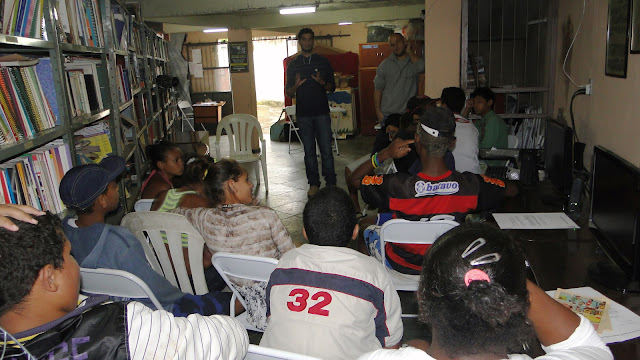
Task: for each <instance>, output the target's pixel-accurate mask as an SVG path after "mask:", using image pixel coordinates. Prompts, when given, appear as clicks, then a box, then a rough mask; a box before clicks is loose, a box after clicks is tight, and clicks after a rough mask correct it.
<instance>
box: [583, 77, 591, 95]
mask: <svg viewBox="0 0 640 360" xmlns="http://www.w3.org/2000/svg"><path fill="white" fill-rule="evenodd" d="M592 92H593V80H591V79H589V82H588V83H587V85H585V86H584V93H585V94H586V95H591V93H592Z"/></svg>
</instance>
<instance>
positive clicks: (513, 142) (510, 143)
mask: <svg viewBox="0 0 640 360" xmlns="http://www.w3.org/2000/svg"><path fill="white" fill-rule="evenodd" d="M518 143H519V141H518V137H517V136H515V135H507V147H508V148H509V149H517V148H518Z"/></svg>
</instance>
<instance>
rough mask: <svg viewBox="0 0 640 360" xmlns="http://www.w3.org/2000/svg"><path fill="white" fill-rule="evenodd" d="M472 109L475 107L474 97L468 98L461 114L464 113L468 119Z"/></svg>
mask: <svg viewBox="0 0 640 360" xmlns="http://www.w3.org/2000/svg"><path fill="white" fill-rule="evenodd" d="M472 109H473V99H467V100H466V101H465V102H464V107H463V108H462V112H461V113H460V115H462V116H463V117H464V118H465V119H468V118H469V114H471V110H472Z"/></svg>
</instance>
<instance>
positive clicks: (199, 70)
mask: <svg viewBox="0 0 640 360" xmlns="http://www.w3.org/2000/svg"><path fill="white" fill-rule="evenodd" d="M193 76H195V77H197V78H201V77H204V71H203V70H202V64H195V66H194V67H193Z"/></svg>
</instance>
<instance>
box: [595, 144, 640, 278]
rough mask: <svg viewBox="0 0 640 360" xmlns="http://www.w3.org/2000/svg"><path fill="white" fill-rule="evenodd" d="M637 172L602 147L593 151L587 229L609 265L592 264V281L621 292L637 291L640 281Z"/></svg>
mask: <svg viewBox="0 0 640 360" xmlns="http://www.w3.org/2000/svg"><path fill="white" fill-rule="evenodd" d="M639 190H640V170H639V169H638V168H637V167H635V166H633V165H632V164H630V163H629V162H627V161H626V160H624V159H622V158H621V157H619V156H618V155H616V154H614V153H613V152H611V151H608V150H606V149H605V148H603V147H600V146H595V147H594V150H593V177H592V181H591V209H590V218H589V220H590V223H589V227H590V228H591V231H592V232H593V234H594V235H595V237H596V240H597V242H598V244H599V245H600V247H601V248H602V249H603V250H604V252H605V253H606V254H607V256H608V257H609V259H611V261H612V262H613V264H614V265H615V266H611V265H612V264H611V263H609V262H600V263H598V264H592V266H590V268H589V274H590V275H591V277H592V278H593V279H594V280H596V281H598V282H600V283H603V284H604V285H607V286H609V287H612V288H615V289H617V290H622V291H634V289H635V291H637V281H638V279H639V278H640V276H639V275H640V273H639V269H640V263H639V260H640V259H639V256H638V250H640V248H639V246H638V236H639V235H640V233H639V232H638V226H639V225H640V224H639V222H638V220H639V219H638V216H639V214H640V206H639V204H640V203H639V201H638V200H639V195H640V191H639Z"/></svg>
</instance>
